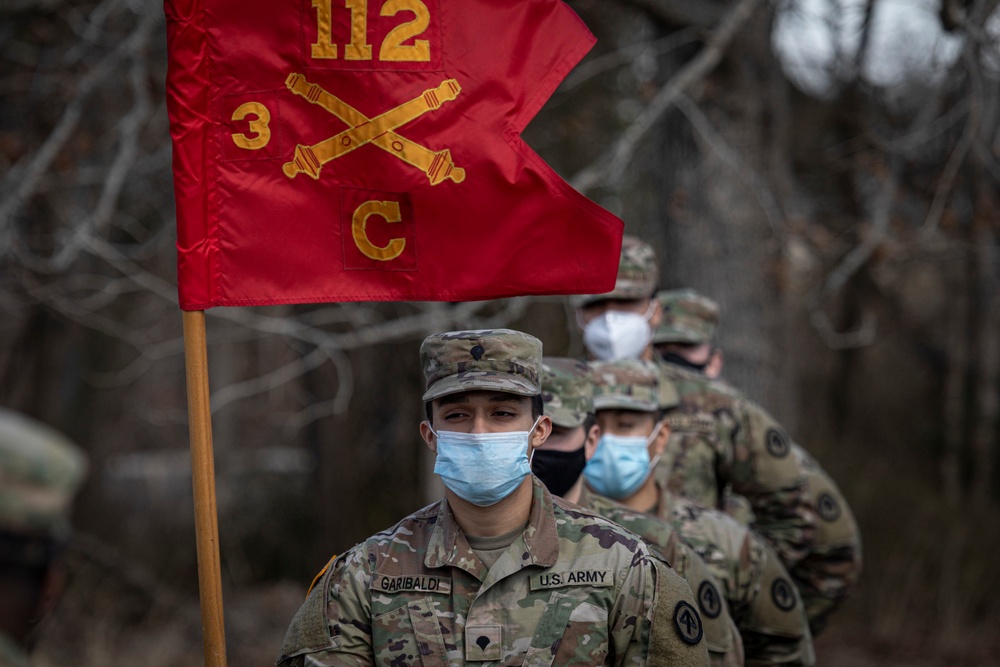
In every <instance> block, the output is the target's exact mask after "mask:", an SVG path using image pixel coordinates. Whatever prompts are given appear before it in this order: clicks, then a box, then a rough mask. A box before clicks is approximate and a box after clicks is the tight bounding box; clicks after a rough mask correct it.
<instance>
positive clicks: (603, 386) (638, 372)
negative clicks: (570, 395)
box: [590, 359, 660, 412]
mask: <svg viewBox="0 0 1000 667" xmlns="http://www.w3.org/2000/svg"><path fill="white" fill-rule="evenodd" d="M590 369H591V374H592V375H593V378H594V408H595V409H596V410H614V409H619V410H637V411H639V412H656V411H658V410H659V409H660V373H659V371H658V370H657V369H656V366H655V365H654V364H653V363H651V362H649V361H642V360H639V359H621V360H618V361H595V362H593V363H591V365H590Z"/></svg>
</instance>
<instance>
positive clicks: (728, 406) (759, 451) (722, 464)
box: [656, 360, 816, 569]
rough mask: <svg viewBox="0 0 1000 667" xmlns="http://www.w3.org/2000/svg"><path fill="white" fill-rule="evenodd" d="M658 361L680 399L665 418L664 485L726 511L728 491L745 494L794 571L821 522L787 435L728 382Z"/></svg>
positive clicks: (762, 529) (759, 528)
mask: <svg viewBox="0 0 1000 667" xmlns="http://www.w3.org/2000/svg"><path fill="white" fill-rule="evenodd" d="M657 364H658V366H659V367H660V371H661V373H662V377H665V378H666V379H667V380H669V381H670V383H672V384H673V386H674V387H675V389H676V390H677V393H678V396H679V399H680V404H679V405H678V406H677V407H676V408H673V409H671V410H670V411H669V412H668V413H667V423H668V424H669V425H670V433H671V434H670V442H669V443H668V445H667V449H666V451H665V452H664V455H663V456H662V457H661V458H660V463H659V465H658V466H657V472H656V474H657V478H658V480H660V481H661V482H664V483H666V486H667V488H669V489H670V490H671V491H672V492H673V493H675V494H677V495H680V496H683V497H685V498H690V499H692V500H694V501H696V502H697V503H699V504H701V505H704V506H706V507H714V508H718V509H721V508H722V507H723V502H722V496H723V491H724V490H725V489H726V488H727V487H729V488H731V489H732V491H733V492H734V493H738V494H740V495H742V496H744V497H745V498H746V499H747V500H748V501H749V502H750V505H751V508H752V510H753V513H754V515H755V521H756V523H755V524H754V530H755V531H756V532H758V533H759V534H760V535H761V536H762V537H764V538H765V539H766V540H767V541H768V542H769V544H770V545H771V547H773V548H774V550H775V551H776V552H777V553H778V556H779V557H780V558H781V560H782V562H784V563H785V564H786V566H788V567H789V569H791V568H792V567H794V566H795V564H796V563H798V562H799V561H800V560H802V559H803V558H804V557H805V556H806V554H807V553H809V550H810V548H811V546H812V540H813V539H814V533H815V524H816V518H815V514H814V512H813V510H812V508H811V507H810V505H809V502H808V498H807V495H806V473H805V471H804V470H803V469H802V467H801V465H800V464H799V463H798V462H797V461H796V459H795V457H794V456H792V455H791V441H790V440H789V438H788V436H787V435H786V434H785V432H784V430H783V429H782V428H781V426H780V425H779V424H778V423H777V422H776V421H775V420H774V418H773V417H771V415H769V414H768V413H767V411H766V410H764V409H763V408H761V407H760V406H759V405H757V404H756V403H753V402H752V401H750V400H748V399H747V398H745V397H744V396H743V395H742V394H740V393H739V392H738V391H736V390H735V389H733V388H732V387H731V386H729V385H728V384H726V383H725V382H722V381H720V380H710V379H708V378H706V377H705V376H703V375H700V374H698V373H695V372H692V371H690V370H688V369H685V368H681V367H680V366H677V365H675V364H671V363H667V362H665V361H663V360H657Z"/></svg>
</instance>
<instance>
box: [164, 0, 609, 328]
mask: <svg viewBox="0 0 1000 667" xmlns="http://www.w3.org/2000/svg"><path fill="white" fill-rule="evenodd" d="M165 11H166V16H167V34H168V45H169V56H170V67H169V72H168V75H167V92H168V109H169V113H170V133H171V136H172V137H173V142H174V183H175V191H176V198H177V251H178V288H179V293H180V306H181V308H183V309H185V310H201V309H204V308H209V307H212V306H244V305H266V304H276V303H305V302H322V301H374V300H447V301H469V300H479V299H491V298H497V297H504V296H513V295H519V294H569V293H590V294H597V293H603V292H608V291H610V290H611V289H613V287H614V281H615V274H616V271H617V267H618V254H619V249H620V245H621V232H622V223H621V221H620V220H618V218H616V217H615V216H613V215H611V214H610V213H608V212H607V211H605V210H604V209H602V208H601V207H599V206H597V205H596V204H594V203H593V202H591V201H590V200H589V199H587V198H586V197H584V196H583V195H581V194H579V193H578V192H576V191H575V190H573V189H572V188H571V187H570V186H569V185H568V184H567V183H565V182H564V181H563V180H562V179H561V178H560V177H559V176H558V175H557V174H556V173H555V172H554V171H553V170H552V169H551V168H550V167H549V166H548V165H546V164H545V163H544V162H543V161H542V160H541V159H540V158H539V157H538V156H537V155H536V154H535V153H534V151H532V150H531V149H530V148H529V147H528V146H527V145H525V144H524V142H523V141H522V140H521V137H520V133H521V131H522V130H523V129H524V127H525V126H526V125H527V123H528V121H530V120H531V118H532V117H533V116H534V115H535V114H536V113H537V112H538V110H539V109H540V108H541V106H542V104H544V102H545V101H546V100H547V99H548V98H549V96H550V95H551V94H552V92H553V91H554V90H555V88H556V86H557V85H558V84H559V82H560V81H562V79H563V78H564V77H565V76H566V74H567V73H568V72H569V71H570V69H572V67H573V66H574V65H575V64H576V63H577V62H579V60H580V59H581V58H582V57H583V55H584V54H585V53H586V52H587V51H588V50H589V49H590V47H591V46H592V45H593V43H594V37H593V36H592V35H591V34H590V32H589V31H588V30H587V28H586V27H585V26H584V25H583V23H582V22H581V21H580V19H579V18H578V17H577V16H576V14H574V13H573V11H572V10H571V9H569V8H568V7H567V6H566V5H565V4H564V3H563V2H561V1H560V0H517V1H516V2H514V1H511V0H284V1H282V2H275V1H274V0H166V2H165Z"/></svg>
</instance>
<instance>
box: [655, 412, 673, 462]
mask: <svg viewBox="0 0 1000 667" xmlns="http://www.w3.org/2000/svg"><path fill="white" fill-rule="evenodd" d="M668 440H670V424H668V423H667V420H666V419H662V420H660V430H659V431H657V433H656V438H654V439H653V443H652V444H653V456H660V455H662V454H663V450H665V449H666V448H667V441H668Z"/></svg>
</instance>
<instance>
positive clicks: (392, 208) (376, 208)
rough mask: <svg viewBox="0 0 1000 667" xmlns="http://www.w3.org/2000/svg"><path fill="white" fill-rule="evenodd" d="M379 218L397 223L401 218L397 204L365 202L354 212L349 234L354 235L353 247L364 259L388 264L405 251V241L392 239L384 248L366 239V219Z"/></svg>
mask: <svg viewBox="0 0 1000 667" xmlns="http://www.w3.org/2000/svg"><path fill="white" fill-rule="evenodd" d="M373 215H378V216H381V217H382V218H384V219H385V221H386V222H399V221H401V220H402V219H403V216H402V215H401V214H400V212H399V202H395V201H366V202H365V203H364V204H362V205H361V206H359V207H358V208H357V209H355V211H354V217H353V219H352V221H351V233H352V234H353V235H354V245H356V246H358V250H360V251H361V253H362V254H363V255H364V256H365V257H369V258H371V259H374V260H377V261H379V262H390V261H392V260H394V259H396V258H397V257H399V256H400V255H402V254H403V250H405V249H406V239H404V238H394V239H390V240H389V243H387V244H386V245H384V246H381V247H380V246H377V245H375V244H374V243H372V242H371V240H370V239H369V238H368V218H370V217H372V216H373Z"/></svg>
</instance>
